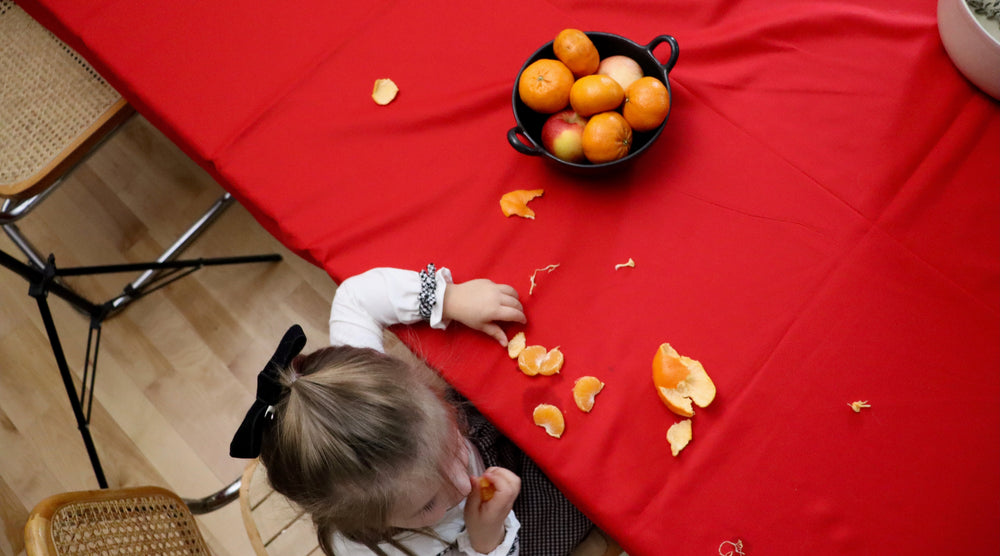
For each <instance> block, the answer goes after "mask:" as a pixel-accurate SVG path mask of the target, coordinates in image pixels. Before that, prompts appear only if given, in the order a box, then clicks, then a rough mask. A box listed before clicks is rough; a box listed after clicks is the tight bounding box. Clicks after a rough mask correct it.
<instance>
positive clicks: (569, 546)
mask: <svg viewBox="0 0 1000 556" xmlns="http://www.w3.org/2000/svg"><path fill="white" fill-rule="evenodd" d="M455 396H456V397H457V398H458V404H457V405H458V407H459V408H460V409H461V410H462V412H463V413H464V416H465V419H466V422H467V426H468V432H467V435H468V437H469V440H470V441H471V442H472V443H473V444H474V445H475V446H476V448H478V449H479V453H480V454H481V455H482V457H483V464H484V465H486V466H487V467H493V466H496V467H504V468H507V469H510V470H511V471H513V472H514V473H516V474H517V475H518V476H519V477H520V478H521V494H520V495H519V496H518V497H517V500H516V501H515V502H514V515H516V516H517V519H518V521H520V522H521V531H520V534H519V537H520V546H521V554H523V555H524V556H560V555H563V554H569V553H570V552H572V550H573V548H575V547H576V545H578V544H580V542H581V541H583V539H584V537H586V536H587V534H588V533H589V532H590V529H591V528H592V527H593V524H592V523H591V522H590V520H589V519H587V517H586V516H584V515H583V513H581V512H580V510H578V509H576V507H575V506H574V505H573V504H571V503H570V502H569V500H567V499H566V497H565V496H563V494H562V493H561V492H559V489H557V488H556V487H555V485H553V484H552V482H551V481H549V478H548V477H546V476H545V474H544V473H542V470H541V469H539V468H538V466H537V465H535V462H533V461H532V460H531V458H529V457H528V456H527V455H526V454H525V453H524V452H522V451H521V449H520V448H518V447H517V446H515V445H514V443H513V442H511V441H510V440H508V439H507V438H506V437H505V436H503V435H502V434H500V432H499V431H498V430H497V429H496V427H494V426H493V425H492V424H491V423H490V422H489V421H487V420H486V418H485V417H483V416H482V415H481V414H480V413H479V411H478V410H476V408H475V407H473V406H472V404H471V403H469V402H468V401H467V400H464V399H462V398H461V397H460V396H458V395H457V394H456V395H455Z"/></svg>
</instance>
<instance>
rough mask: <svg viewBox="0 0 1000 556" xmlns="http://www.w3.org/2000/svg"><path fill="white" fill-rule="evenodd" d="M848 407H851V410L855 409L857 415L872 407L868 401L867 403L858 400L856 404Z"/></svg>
mask: <svg viewBox="0 0 1000 556" xmlns="http://www.w3.org/2000/svg"><path fill="white" fill-rule="evenodd" d="M847 405H849V406H851V409H853V410H854V412H855V413H861V410H862V409H865V408H868V407H871V405H869V404H868V401H867V400H865V401H861V400H858V401H856V402H851V403H849V404H847Z"/></svg>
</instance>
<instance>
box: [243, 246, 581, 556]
mask: <svg viewBox="0 0 1000 556" xmlns="http://www.w3.org/2000/svg"><path fill="white" fill-rule="evenodd" d="M422 320H424V321H427V322H428V323H429V324H430V325H431V326H432V327H434V328H445V327H447V326H448V324H449V323H450V322H451V321H458V322H459V323H462V324H464V325H466V326H468V327H470V328H473V329H475V330H479V331H481V332H483V333H485V334H487V335H489V336H491V337H493V338H495V339H496V340H497V341H498V342H499V343H500V344H501V345H506V343H507V337H506V334H505V333H504V331H503V329H502V328H501V327H500V324H499V323H502V322H519V323H524V322H525V320H526V319H525V315H524V310H523V308H522V306H521V303H520V301H519V299H518V294H517V291H516V290H515V289H514V288H513V287H511V286H507V285H504V284H496V283H494V282H492V281H490V280H485V279H480V280H471V281H468V282H462V283H453V281H452V279H451V273H450V272H449V271H448V269H441V270H436V269H434V268H433V265H430V266H429V267H428V269H427V270H425V271H422V272H420V273H417V272H410V271H404V270H398V269H390V268H379V269H374V270H371V271H368V272H366V273H363V274H361V275H358V276H355V277H352V278H349V279H347V280H345V281H344V282H343V283H342V284H341V285H340V286H339V288H338V289H337V293H336V295H335V297H334V301H333V306H332V309H331V315H330V343H331V344H332V345H331V346H330V347H327V348H323V349H320V350H318V351H316V352H313V353H311V354H308V355H298V354H299V352H300V351H301V349H302V347H303V346H304V344H305V337H304V336H303V335H302V333H301V329H298V330H297V331H296V329H297V328H298V327H293V328H292V329H291V330H289V332H288V333H286V335H285V338H284V339H283V340H282V344H281V346H279V349H278V351H277V352H276V353H275V357H274V358H272V361H271V363H269V364H268V366H267V367H266V368H265V369H264V371H262V372H261V376H260V377H259V378H258V392H257V402H255V403H254V406H253V407H251V410H250V411H249V412H248V413H247V418H246V419H245V420H244V423H243V424H242V425H241V427H240V430H239V431H238V432H237V434H236V437H235V438H234V439H233V445H232V446H231V453H232V454H233V455H234V456H237V457H255V456H256V455H257V454H259V455H260V458H261V462H262V463H263V464H264V466H265V467H266V468H267V471H268V478H269V480H270V481H271V483H272V486H273V487H274V488H275V490H277V491H278V492H280V493H281V494H283V495H285V496H286V497H287V498H289V499H290V500H292V501H293V502H295V503H296V504H298V505H300V506H301V507H302V508H303V509H305V510H306V511H307V512H309V513H310V515H311V516H312V519H313V521H314V523H315V524H316V526H317V534H318V537H319V541H320V545H321V547H322V548H323V550H324V552H325V553H326V554H328V555H330V554H337V555H338V556H339V555H343V554H386V555H390V554H391V555H397V554H402V555H423V554H428V555H438V554H447V555H452V554H454V555H458V554H467V555H480V554H487V555H495V556H504V555H511V554H518V553H523V554H560V553H568V551H569V549H570V548H572V546H573V545H574V544H575V543H576V542H579V539H582V537H583V536H585V534H586V533H587V531H588V530H589V526H590V524H589V522H588V521H587V520H586V518H584V517H583V516H582V514H579V512H578V511H576V509H575V508H573V507H572V505H570V504H569V503H568V502H565V499H564V498H562V497H561V495H558V491H556V490H555V489H554V487H552V486H551V484H550V483H548V481H547V479H545V478H544V475H542V474H541V473H540V472H539V471H537V468H534V467H533V464H532V465H530V466H526V465H523V462H522V461H521V460H519V459H517V457H513V458H512V457H509V453H510V452H511V450H509V448H510V447H512V446H513V445H512V444H509V441H507V440H506V439H504V438H503V437H502V436H500V435H499V433H497V432H496V431H495V429H494V428H493V427H492V426H491V425H489V424H488V423H487V422H486V421H485V419H483V418H482V416H481V415H479V414H478V412H476V411H475V409H474V408H472V407H471V405H470V404H468V402H464V401H463V400H460V399H458V396H457V394H455V393H454V392H453V391H451V390H450V389H449V388H448V386H447V384H445V383H444V382H443V380H442V379H441V378H440V377H439V376H438V375H437V374H436V373H434V372H433V371H432V370H430V369H429V368H427V367H426V365H422V364H413V363H410V362H406V361H403V360H401V359H398V358H396V357H392V356H390V355H387V354H386V353H385V352H384V348H383V345H382V333H383V330H384V328H386V327H388V326H391V325H394V324H411V323H416V322H420V321H422ZM508 445H509V446H508ZM523 459H526V458H523ZM482 460H486V463H487V464H489V465H491V467H489V468H487V469H485V470H484V469H483V467H484V466H483V463H482ZM499 464H503V466H500V465H499ZM525 472H527V476H528V477H530V480H531V483H532V485H535V484H538V485H540V486H537V487H536V486H532V488H531V490H532V491H537V490H541V491H544V492H545V496H542V497H538V496H537V495H531V494H528V495H527V496H526V494H527V492H522V488H521V487H522V477H523V476H524V474H525ZM539 478H540V479H541V480H540V479H539ZM526 486H527V484H526ZM552 491H554V492H555V493H556V494H557V495H558V497H559V498H560V499H561V502H557V503H556V504H554V505H553V504H551V503H549V502H546V503H545V504H543V505H542V506H543V507H541V508H539V507H537V505H536V504H534V503H531V504H530V505H529V504H528V503H529V502H532V501H533V500H548V499H552ZM515 504H517V506H515ZM532 506H534V507H532ZM516 508H524V511H523V512H522V510H521V509H517V510H516V513H517V515H515V511H514V510H515V509H516ZM553 508H554V509H553ZM567 509H568V513H569V514H573V513H574V512H575V515H570V519H569V523H573V524H578V526H577V527H576V529H578V531H576V530H574V531H572V532H571V534H570V535H569V537H573V538H572V539H567V540H565V541H563V542H564V543H566V544H567V547H566V548H565V549H563V548H552V547H551V545H549V544H546V543H548V542H550V541H548V538H550V537H552V535H551V534H550V533H551V531H550V530H549V529H550V527H551V525H546V526H544V527H536V526H535V525H537V524H539V523H541V521H540V520H542V519H549V518H552V517H557V518H559V519H562V518H561V516H562V515H563V513H565V512H566V510H567ZM522 513H524V514H526V515H527V517H528V519H527V520H525V518H524V517H522ZM519 520H520V521H519ZM522 522H523V523H524V525H523V526H522ZM533 522H534V523H533ZM555 523H561V522H560V521H556V522H555ZM532 530H534V531H532ZM565 537H566V535H562V534H558V535H556V538H565ZM570 543H572V544H570Z"/></svg>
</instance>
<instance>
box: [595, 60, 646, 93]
mask: <svg viewBox="0 0 1000 556" xmlns="http://www.w3.org/2000/svg"><path fill="white" fill-rule="evenodd" d="M597 73H598V74H599V75H607V76H608V77H610V78H611V79H614V80H615V81H617V82H618V84H619V85H621V86H622V89H628V86H629V85H631V84H632V83H633V82H635V81H636V80H638V79H639V78H640V77H642V68H641V67H639V62H636V61H635V60H633V59H632V58H629V57H628V56H608V57H607V58H605V59H603V60H601V65H599V66H597Z"/></svg>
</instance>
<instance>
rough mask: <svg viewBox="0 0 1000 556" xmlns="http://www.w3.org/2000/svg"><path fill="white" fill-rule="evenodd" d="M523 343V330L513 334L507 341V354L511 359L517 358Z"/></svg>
mask: <svg viewBox="0 0 1000 556" xmlns="http://www.w3.org/2000/svg"><path fill="white" fill-rule="evenodd" d="M525 345H526V344H525V339H524V332H518V333H517V334H514V337H513V338H511V339H510V340H509V341H508V342H507V356H508V357H510V358H511V359H517V356H518V355H521V352H522V351H524V346H525Z"/></svg>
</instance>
